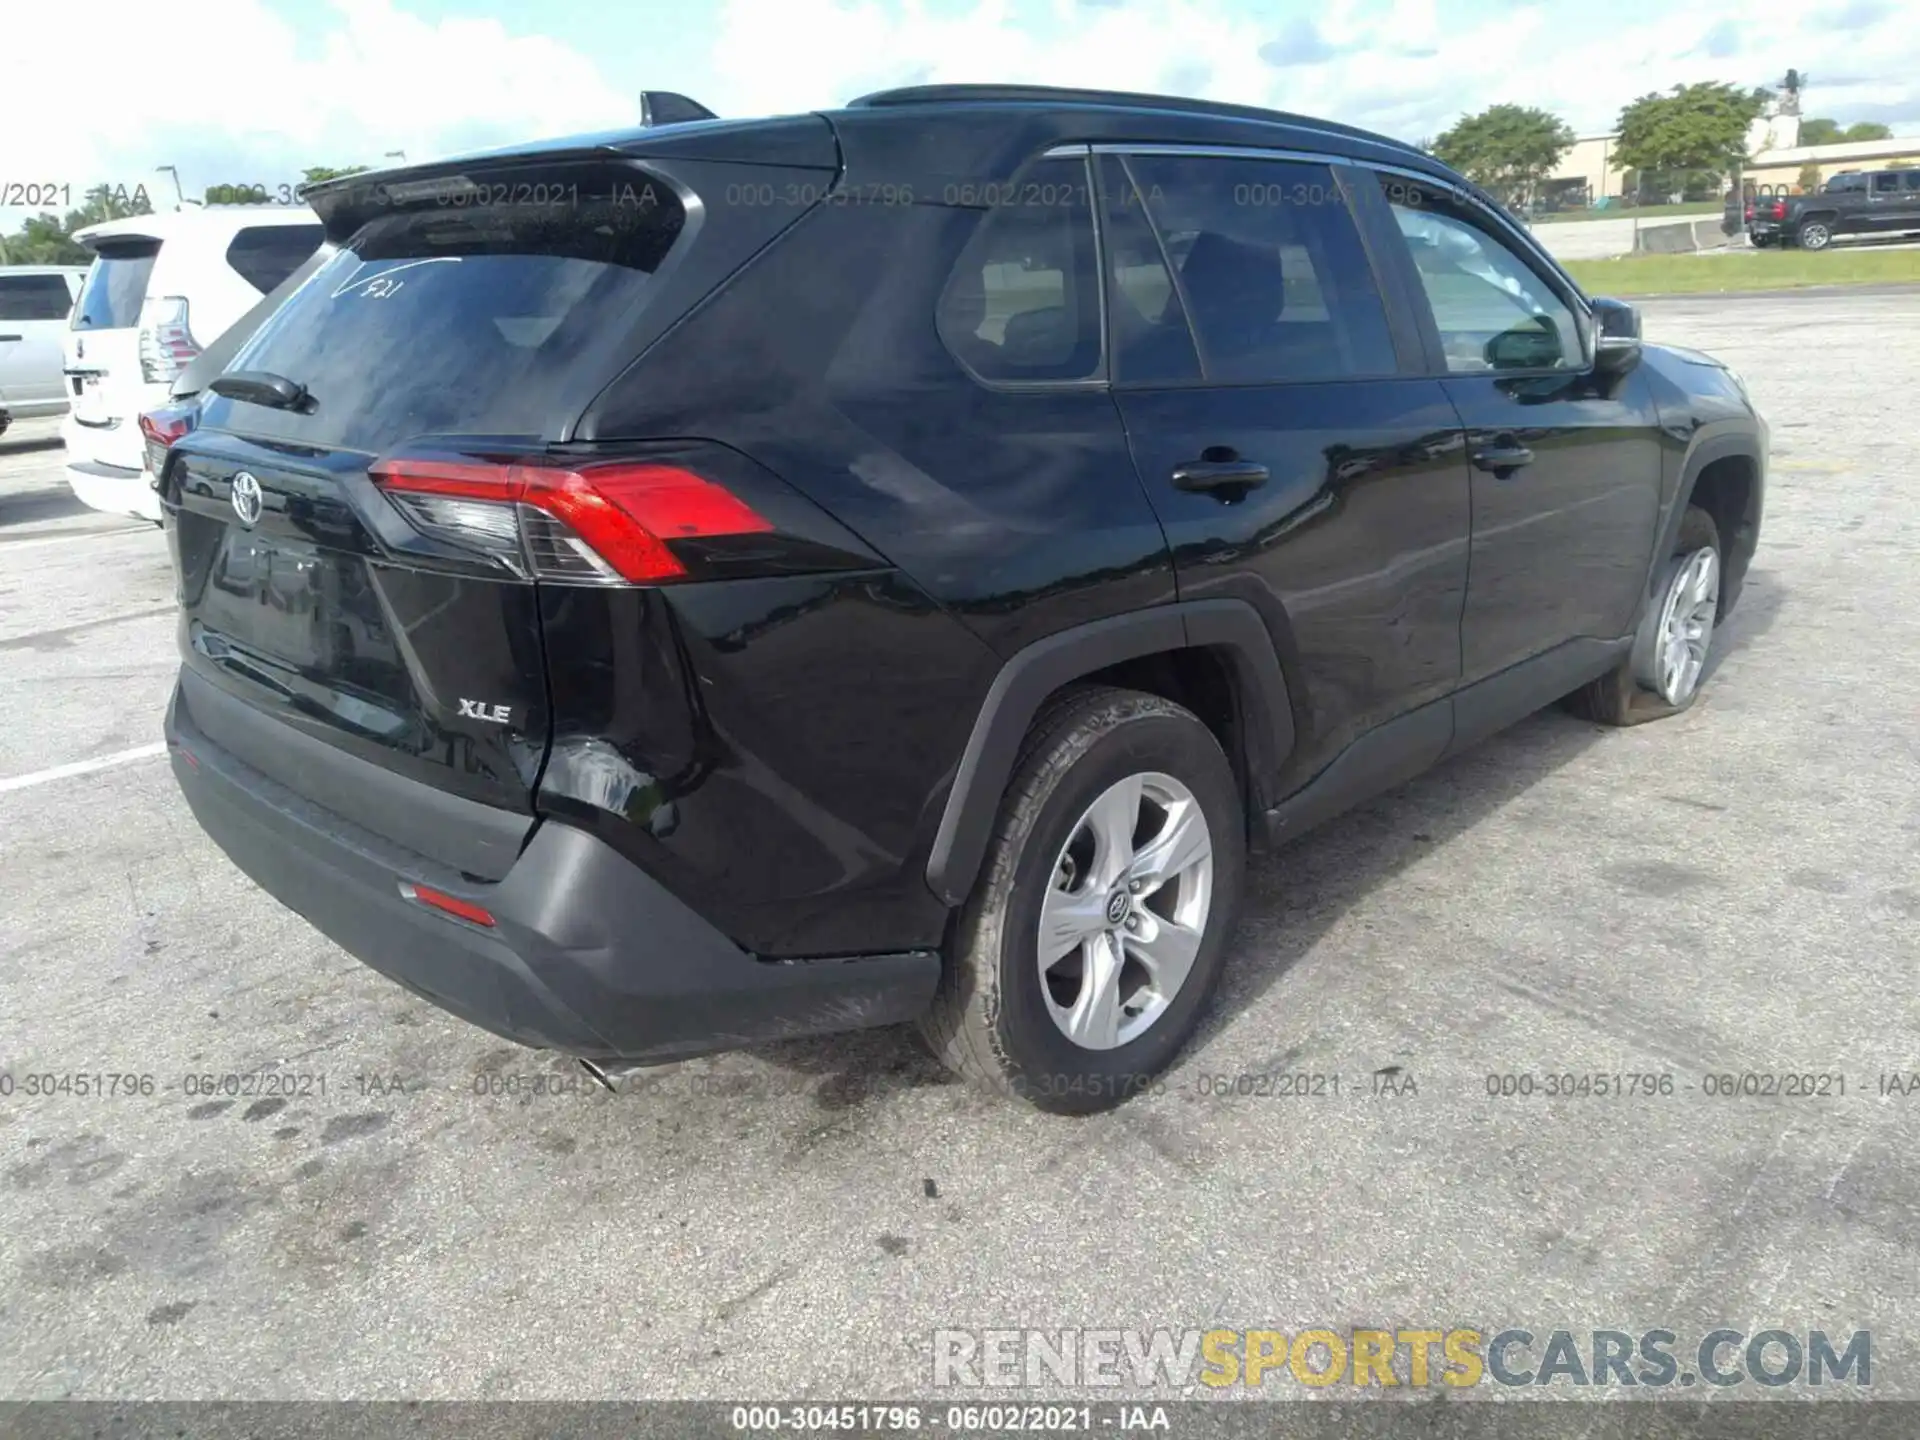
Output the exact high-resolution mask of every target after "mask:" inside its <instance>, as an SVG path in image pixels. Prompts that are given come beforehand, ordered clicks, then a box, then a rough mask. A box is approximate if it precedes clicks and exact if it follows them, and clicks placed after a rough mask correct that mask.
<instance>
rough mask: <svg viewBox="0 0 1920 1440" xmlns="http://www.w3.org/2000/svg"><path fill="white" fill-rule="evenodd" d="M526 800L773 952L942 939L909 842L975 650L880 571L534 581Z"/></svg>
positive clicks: (947, 756)
mask: <svg viewBox="0 0 1920 1440" xmlns="http://www.w3.org/2000/svg"><path fill="white" fill-rule="evenodd" d="M541 592H542V605H543V612H542V613H543V622H544V625H545V630H546V636H547V646H548V654H549V655H550V656H551V657H553V658H552V663H551V667H550V688H551V693H552V698H553V714H554V726H553V750H552V758H551V759H550V760H549V762H548V767H547V773H546V776H545V777H544V779H543V781H542V784H541V789H540V797H539V803H540V807H541V809H542V810H543V811H546V812H548V813H550V814H553V815H555V816H557V817H559V818H562V819H564V820H566V821H568V822H569V823H572V824H577V825H581V826H583V827H585V828H587V829H589V830H591V831H593V832H594V833H596V834H598V835H600V836H601V837H602V838H603V839H605V840H606V841H607V842H608V843H610V844H612V845H614V846H616V847H617V848H619V849H620V850H621V851H622V852H623V853H625V854H626V855H627V856H628V857H629V858H630V859H632V860H633V861H634V862H635V863H636V864H639V865H640V866H641V867H642V868H644V869H645V870H647V871H648V873H650V874H651V875H653V876H654V878H656V879H657V880H659V881H660V882H661V883H662V884H663V885H665V886H666V887H667V889H669V890H670V891H672V892H673V893H674V894H675V895H676V896H677V897H678V898H680V899H681V900H682V901H684V902H685V903H686V904H688V905H689V906H691V907H692V908H693V909H694V910H696V911H697V912H698V913H699V914H701V915H702V916H704V917H705V918H706V919H707V920H708V921H709V922H710V923H712V924H713V925H714V926H715V927H716V928H718V929H719V930H721V931H722V932H723V933H724V934H726V935H727V936H728V937H729V938H730V939H732V940H733V941H734V942H735V943H736V944H739V945H741V946H743V947H745V948H746V949H748V950H751V951H753V952H754V953H756V954H759V955H763V956H773V957H794V956H812V955H844V954H861V953H878V952H886V951H894V950H902V949H912V948H917V947H925V946H931V945H935V944H937V943H939V940H940V938H941V935H942V933H943V930H944V926H945V919H946V911H945V909H944V907H942V906H941V905H940V904H939V903H938V902H937V901H936V900H935V899H934V897H933V896H932V894H931V893H930V892H929V891H928V890H927V887H926V883H925V879H924V870H925V836H927V835H930V833H931V828H932V822H931V820H930V819H929V814H930V812H933V813H937V805H938V801H939V800H940V798H941V797H943V796H944V793H945V784H946V781H947V778H948V776H949V774H950V771H951V766H952V764H953V763H954V762H955V760H957V757H958V755H959V752H960V749H961V747H962V746H963V745H964V743H965V737H966V729H967V727H968V726H969V725H970V724H971V721H972V715H973V710H974V709H975V708H977V701H976V700H975V699H974V697H975V696H976V695H978V694H983V693H984V692H985V689H986V686H987V685H988V684H989V683H990V682H991V677H992V671H993V668H994V660H993V657H992V655H991V654H990V653H989V652H987V651H986V650H985V649H984V647H982V646H981V645H980V644H979V643H978V642H977V641H975V640H974V639H972V637H970V636H969V635H968V634H967V633H966V631H965V630H964V629H963V628H961V627H960V626H958V625H957V624H955V622H954V621H953V620H952V619H951V618H950V617H949V616H947V615H945V614H943V613H942V612H941V611H940V609H939V608H938V607H937V606H935V605H934V604H932V602H931V601H929V600H928V599H927V597H926V596H925V595H924V594H922V593H921V592H919V591H918V590H917V589H916V588H914V587H913V586H911V585H910V584H908V583H906V582H905V581H904V580H902V579H901V578H900V577H899V576H898V575H897V574H894V573H892V572H889V571H886V570H880V571H870V572H866V573H861V574H852V575H839V576H793V577H776V578H770V579H761V580H728V581H721V582H712V583H697V584H678V585H669V586H663V587H660V588H659V589H656V590H599V589H590V588H585V587H580V588H573V589H569V588H566V587H558V586H543V587H541Z"/></svg>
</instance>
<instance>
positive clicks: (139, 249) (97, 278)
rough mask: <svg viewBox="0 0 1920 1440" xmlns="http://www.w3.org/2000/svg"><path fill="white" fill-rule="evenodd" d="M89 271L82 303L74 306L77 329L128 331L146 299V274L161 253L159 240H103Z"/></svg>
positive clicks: (136, 320) (82, 290)
mask: <svg viewBox="0 0 1920 1440" xmlns="http://www.w3.org/2000/svg"><path fill="white" fill-rule="evenodd" d="M95 252H96V256H97V258H96V259H95V260H94V262H93V267H92V268H91V269H90V270H88V271H87V283H86V284H85V285H84V286H83V287H82V288H81V291H80V303H79V304H77V305H75V306H74V307H73V328H74V329H75V330H128V329H131V328H132V327H133V326H134V325H136V324H137V323H139V319H140V306H141V303H142V302H143V301H144V300H145V299H146V298H147V277H148V276H149V275H151V274H153V260H154V257H155V256H156V255H158V254H159V253H160V242H159V241H158V240H147V239H140V240H117V241H115V240H103V241H101V242H100V243H99V244H98V245H97V246H96V247H95Z"/></svg>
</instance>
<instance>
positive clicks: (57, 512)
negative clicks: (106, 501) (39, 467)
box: [0, 485, 94, 529]
mask: <svg viewBox="0 0 1920 1440" xmlns="http://www.w3.org/2000/svg"><path fill="white" fill-rule="evenodd" d="M93 513H94V512H93V511H92V510H90V509H89V508H88V507H87V506H86V505H84V504H83V503H81V501H80V499H79V498H78V497H77V496H75V495H74V493H73V491H71V490H69V489H67V487H66V486H64V485H48V486H42V487H41V488H40V489H37V490H28V491H26V492H25V493H24V494H18V495H0V529H4V528H5V527H7V526H9V525H33V524H38V523H41V522H43V521H48V520H72V519H76V518H78V517H80V516H84V515H91V514H93Z"/></svg>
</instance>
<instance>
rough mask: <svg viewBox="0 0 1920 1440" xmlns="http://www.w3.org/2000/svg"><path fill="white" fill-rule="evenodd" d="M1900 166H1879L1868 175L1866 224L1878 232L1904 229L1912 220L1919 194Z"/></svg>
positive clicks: (1868, 227)
mask: <svg viewBox="0 0 1920 1440" xmlns="http://www.w3.org/2000/svg"><path fill="white" fill-rule="evenodd" d="M1905 178H1906V177H1905V176H1904V174H1903V173H1902V172H1901V171H1898V170H1876V171H1874V173H1873V174H1872V175H1871V176H1869V177H1868V190H1867V216H1866V224H1865V226H1864V227H1863V228H1865V229H1868V230H1871V231H1873V232H1875V233H1877V234H1885V233H1887V232H1888V231H1891V230H1904V229H1906V228H1907V227H1908V225H1909V224H1911V223H1912V221H1913V218H1914V214H1913V201H1914V199H1916V198H1920V197H1916V196H1914V195H1913V194H1912V192H1910V191H1909V190H1908V189H1907V187H1906V185H1905V183H1904V182H1905Z"/></svg>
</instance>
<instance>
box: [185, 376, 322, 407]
mask: <svg viewBox="0 0 1920 1440" xmlns="http://www.w3.org/2000/svg"><path fill="white" fill-rule="evenodd" d="M207 389H209V390H211V391H212V392H213V393H214V394H216V395H224V396H226V397H227V398H228V399H229V400H245V401H247V402H248V403H249V404H252V405H265V406H268V407H270V408H271V409H274V410H301V409H304V408H306V404H307V401H308V399H309V398H311V397H309V396H308V394H307V387H306V386H304V385H302V384H301V383H300V382H299V381H298V380H289V379H287V377H286V376H284V375H276V374H274V373H273V372H272V371H271V370H235V371H233V372H231V373H230V374H226V375H222V376H220V378H219V379H217V380H215V381H214V382H213V383H212V384H211V385H209V386H207Z"/></svg>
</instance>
